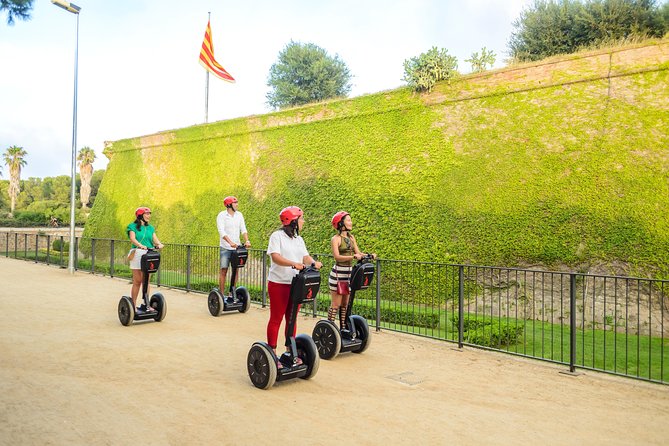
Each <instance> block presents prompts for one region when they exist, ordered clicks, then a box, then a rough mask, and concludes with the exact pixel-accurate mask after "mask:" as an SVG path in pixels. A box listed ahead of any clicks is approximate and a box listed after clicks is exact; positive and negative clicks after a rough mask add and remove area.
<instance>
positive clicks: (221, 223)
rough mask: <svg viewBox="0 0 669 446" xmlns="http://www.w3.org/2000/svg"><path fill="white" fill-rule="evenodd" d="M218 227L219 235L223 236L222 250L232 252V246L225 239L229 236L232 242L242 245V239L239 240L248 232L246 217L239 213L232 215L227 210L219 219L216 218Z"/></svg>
mask: <svg viewBox="0 0 669 446" xmlns="http://www.w3.org/2000/svg"><path fill="white" fill-rule="evenodd" d="M216 226H217V227H218V233H219V235H220V236H221V239H220V246H221V248H225V249H230V250H231V249H233V248H232V246H230V243H228V242H226V241H225V239H224V238H223V237H224V236H226V235H227V236H228V237H230V240H232V241H233V242H235V243H237V244H238V245H240V244H241V239H240V238H239V235H240V234H244V233H246V232H248V231H247V230H246V223H245V222H244V216H243V215H242V213H241V212H239V211H237V212H235V213H234V214H232V215H230V214H229V213H228V210H227V209H226V210H224V211H221V212H219V213H218V217H216Z"/></svg>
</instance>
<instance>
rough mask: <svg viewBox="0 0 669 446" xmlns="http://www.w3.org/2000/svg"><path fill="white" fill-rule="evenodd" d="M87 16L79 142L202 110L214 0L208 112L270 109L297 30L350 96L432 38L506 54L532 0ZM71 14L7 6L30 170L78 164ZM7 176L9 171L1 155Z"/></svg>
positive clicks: (97, 7)
mask: <svg viewBox="0 0 669 446" xmlns="http://www.w3.org/2000/svg"><path fill="white" fill-rule="evenodd" d="M74 3H75V4H77V5H78V6H80V7H81V14H80V17H79V86H78V123H77V124H78V131H77V148H81V147H83V146H89V147H91V148H92V149H94V150H95V151H96V153H97V154H98V160H97V161H96V163H95V168H96V169H101V168H105V166H106V164H107V159H106V158H105V156H104V155H102V149H103V147H104V141H115V140H119V139H124V138H130V137H135V136H141V135H147V134H151V133H155V132H158V131H162V130H170V129H175V128H181V127H186V126H190V125H194V124H201V123H203V122H204V98H205V89H204V86H205V70H204V68H202V66H200V65H199V63H198V56H199V52H200V46H201V44H202V39H203V37H204V31H205V28H206V25H207V12H209V11H210V12H211V26H212V35H213V40H214V50H215V56H216V59H217V60H218V62H219V63H220V64H221V65H223V66H224V67H225V68H226V69H227V70H228V72H230V74H232V76H234V77H235V78H236V80H237V82H236V83H235V84H230V83H227V82H224V81H221V80H219V79H217V78H215V77H213V76H210V80H209V122H214V121H220V120H225V119H230V118H235V117H241V116H249V115H256V114H263V113H267V112H269V111H271V109H270V108H269V107H268V106H267V105H266V98H265V95H266V94H267V92H268V90H269V89H268V87H267V85H266V83H267V75H268V73H269V69H270V66H271V65H272V64H273V63H274V62H275V61H276V59H277V56H278V53H279V52H280V51H281V49H283V48H284V47H285V45H286V44H287V43H288V42H290V41H291V40H294V41H299V42H312V43H315V44H316V45H319V46H320V47H322V48H324V49H326V50H327V51H328V52H329V53H330V54H331V55H335V54H337V55H339V57H340V58H341V59H342V60H344V62H346V64H347V65H348V67H349V69H350V71H351V73H352V74H353V76H354V77H353V79H352V84H353V88H352V91H351V94H350V96H351V97H354V96H360V95H363V94H367V93H374V92H377V91H383V90H389V89H394V88H397V87H400V86H402V85H403V84H404V83H403V82H402V80H401V79H402V77H403V74H404V70H403V62H404V60H406V59H408V58H411V57H414V56H417V55H419V54H420V53H423V52H425V51H427V50H428V49H430V48H431V47H432V46H437V47H439V48H446V49H448V51H449V53H450V54H452V55H454V56H456V57H457V58H458V62H459V70H460V71H461V72H463V73H466V72H468V71H470V67H469V64H468V63H466V62H465V61H464V60H465V59H468V58H469V56H470V55H471V53H472V52H474V51H480V49H481V48H482V47H484V46H485V47H487V48H488V49H492V50H493V51H495V53H496V54H497V59H498V62H497V63H496V67H501V66H503V65H504V62H503V61H504V59H505V58H506V57H507V54H506V43H507V41H508V39H509V37H510V35H511V31H512V22H513V20H515V19H516V18H517V17H518V15H519V14H520V11H521V10H522V8H523V7H525V6H527V5H529V4H531V3H532V1H531V0H467V1H464V0H441V1H439V0H412V1H409V0H406V1H393V0H357V1H353V0H338V1H314V0H311V1H305V0H284V1H282V2H277V1H269V0H256V1H254V0H248V1H245V2H244V1H234V2H233V1H205V0H190V1H188V2H186V1H175V0H133V1H128V0H116V1H91V0H79V1H76V0H75V1H74ZM75 29H76V17H75V16H74V15H73V14H70V13H67V12H66V11H64V10H62V9H60V8H58V7H56V6H55V5H53V4H51V2H50V1H49V0H35V3H34V9H33V11H32V19H31V20H29V21H17V22H16V23H15V24H14V25H13V26H8V25H7V24H6V16H5V15H4V13H3V14H2V15H1V16H0V61H1V62H0V63H1V64H2V68H1V69H0V150H2V151H4V149H6V148H7V147H9V146H10V145H18V146H22V147H23V148H24V149H25V150H26V151H27V152H28V157H27V161H28V165H27V166H26V167H25V168H24V170H23V172H22V175H21V176H22V178H28V177H30V176H37V177H44V176H55V175H69V172H70V153H71V147H72V105H73V91H74V90H73V89H74V48H75ZM2 172H3V178H5V179H6V178H7V177H8V175H9V174H8V171H7V168H6V166H2Z"/></svg>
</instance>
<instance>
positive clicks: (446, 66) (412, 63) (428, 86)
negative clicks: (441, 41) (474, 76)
mask: <svg viewBox="0 0 669 446" xmlns="http://www.w3.org/2000/svg"><path fill="white" fill-rule="evenodd" d="M457 69H458V59H457V58H456V57H455V56H451V55H449V54H448V50H446V49H444V48H442V49H441V50H440V49H438V48H437V47H436V46H433V47H432V48H431V49H430V50H429V51H428V52H427V53H423V54H421V55H420V56H418V57H412V58H411V59H407V60H405V61H404V78H402V80H403V81H405V82H407V83H408V84H409V86H411V87H413V88H414V89H415V90H416V91H432V87H434V84H435V83H437V82H439V81H443V80H451V79H452V78H453V77H455V76H456V75H457V74H458V71H457Z"/></svg>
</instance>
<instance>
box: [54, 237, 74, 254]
mask: <svg viewBox="0 0 669 446" xmlns="http://www.w3.org/2000/svg"><path fill="white" fill-rule="evenodd" d="M51 247H52V248H53V250H54V251H69V250H70V243H69V242H66V241H63V240H62V239H59V238H57V239H55V240H54V241H53V243H52V244H51Z"/></svg>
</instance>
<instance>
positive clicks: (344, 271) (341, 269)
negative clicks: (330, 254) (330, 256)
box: [328, 264, 353, 291]
mask: <svg viewBox="0 0 669 446" xmlns="http://www.w3.org/2000/svg"><path fill="white" fill-rule="evenodd" d="M352 269H353V267H352V266H342V265H336V264H335V266H333V267H332V269H331V270H330V277H329V279H328V286H329V287H330V291H337V282H339V281H340V280H345V281H347V282H348V281H349V280H350V278H351V270H352Z"/></svg>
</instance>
